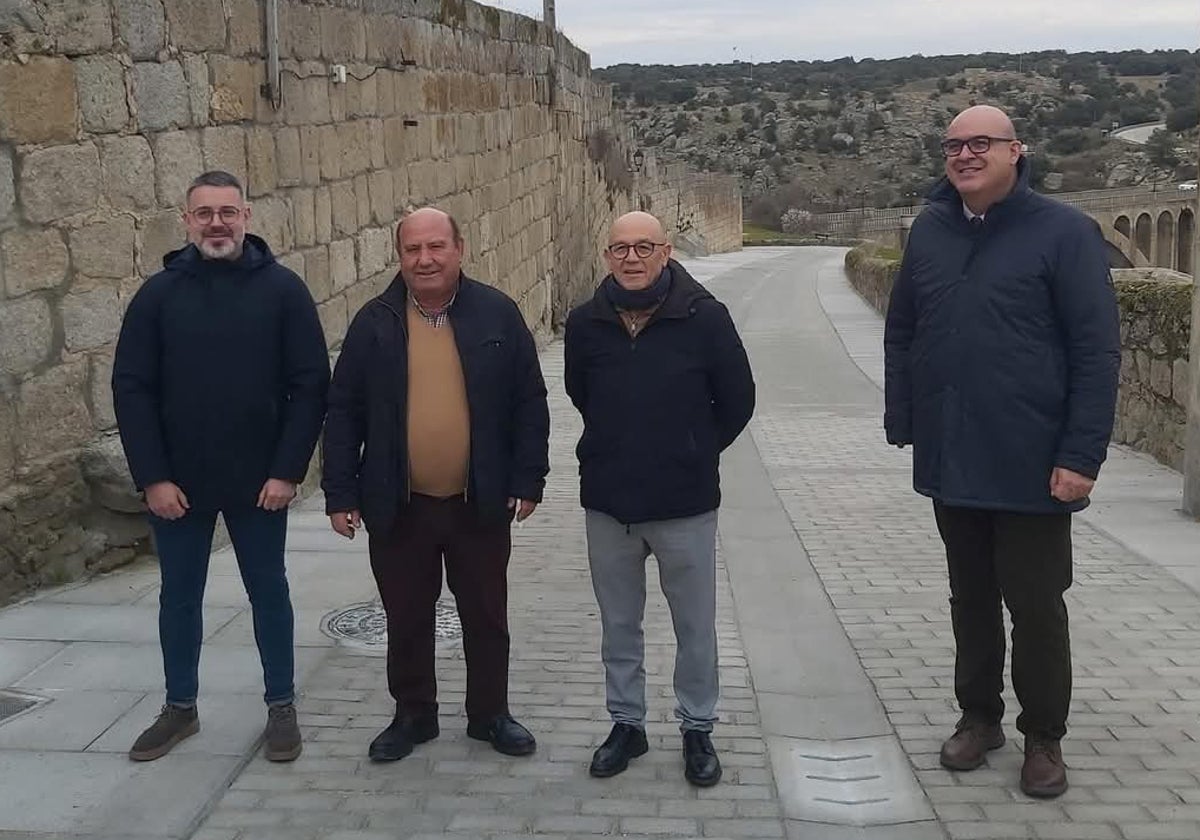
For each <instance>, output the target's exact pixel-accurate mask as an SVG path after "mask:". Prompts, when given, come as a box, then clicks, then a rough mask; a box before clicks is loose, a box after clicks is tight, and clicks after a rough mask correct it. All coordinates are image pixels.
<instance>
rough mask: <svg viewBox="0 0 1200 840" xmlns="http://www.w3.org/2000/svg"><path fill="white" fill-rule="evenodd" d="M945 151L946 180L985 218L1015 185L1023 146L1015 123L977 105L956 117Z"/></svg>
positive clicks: (944, 143)
mask: <svg viewBox="0 0 1200 840" xmlns="http://www.w3.org/2000/svg"><path fill="white" fill-rule="evenodd" d="M942 152H943V153H944V154H945V156H946V178H947V179H949V181H950V183H951V184H953V185H954V188H955V189H956V190H958V194H959V196H960V197H961V198H962V200H963V202H964V203H965V204H966V205H967V208H968V209H969V210H970V211H971V212H972V213H974V214H976V215H986V213H987V211H988V208H990V207H991V206H992V205H993V204H995V203H997V202H999V201H1003V200H1004V199H1005V198H1006V197H1007V196H1008V194H1009V193H1011V192H1012V190H1013V187H1014V186H1016V183H1017V172H1018V170H1017V166H1018V164H1019V163H1020V161H1021V153H1022V148H1021V143H1020V141H1019V140H1017V132H1016V130H1015V129H1014V128H1013V123H1012V120H1010V119H1009V118H1008V114H1006V113H1004V112H1003V111H1001V110H1000V109H999V108H996V107H993V106H991V105H975V106H972V107H970V108H968V109H967V110H965V111H963V112H962V113H961V114H959V115H958V116H957V117H955V118H954V119H953V120H952V121H951V123H950V127H949V128H947V129H946V138H945V140H943V141H942Z"/></svg>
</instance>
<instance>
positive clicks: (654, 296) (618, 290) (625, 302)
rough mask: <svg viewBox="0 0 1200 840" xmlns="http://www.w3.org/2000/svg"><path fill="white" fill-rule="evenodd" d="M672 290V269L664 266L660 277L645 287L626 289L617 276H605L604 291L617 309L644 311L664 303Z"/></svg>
mask: <svg viewBox="0 0 1200 840" xmlns="http://www.w3.org/2000/svg"><path fill="white" fill-rule="evenodd" d="M669 291H671V269H670V268H667V267H664V268H663V270H662V273H661V274H659V275H658V279H657V280H655V281H654V282H653V283H651V284H650V285H649V286H647V287H646V288H644V289H626V288H625V287H624V286H622V285H621V284H620V283H618V282H617V278H616V277H614V276H613V275H611V274H610V275H608V276H607V277H605V278H604V293H605V294H606V295H607V296H608V299H609V301H610V302H611V303H612V305H613V306H615V307H616V308H617V309H622V310H625V311H627V312H644V311H645V310H647V309H653V308H654V307H655V306H658V305H659V304H660V303H662V301H663V299H664V298H665V297H666V296H667V292H669Z"/></svg>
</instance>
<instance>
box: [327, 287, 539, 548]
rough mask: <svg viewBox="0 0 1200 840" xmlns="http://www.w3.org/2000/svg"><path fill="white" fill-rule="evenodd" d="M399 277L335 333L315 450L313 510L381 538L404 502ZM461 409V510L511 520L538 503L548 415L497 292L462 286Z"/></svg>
mask: <svg viewBox="0 0 1200 840" xmlns="http://www.w3.org/2000/svg"><path fill="white" fill-rule="evenodd" d="M410 305H411V304H410V303H409V301H408V290H407V288H406V287H405V285H404V279H403V278H402V277H400V275H396V278H395V279H394V280H393V281H392V284H391V285H390V286H388V288H387V289H386V290H385V291H384V293H383V294H381V295H380V296H379V297H376V298H373V299H372V300H369V301H367V303H366V304H365V305H364V306H363V308H362V309H360V310H359V312H358V314H357V315H355V316H354V320H353V321H352V322H351V324H350V329H349V330H347V331H346V340H345V341H344V342H343V343H342V352H341V354H340V355H339V356H338V361H337V366H336V368H335V370H334V374H333V384H332V386H331V387H330V390H329V419H328V422H327V423H326V424H325V443H324V446H323V447H322V455H323V457H324V472H323V474H322V476H321V488H322V489H323V490H324V491H325V510H326V512H328V513H331V514H332V513H345V512H349V511H352V510H357V511H359V512H360V513H361V514H362V517H363V521H364V522H365V523H366V525H367V528H368V529H369V530H370V531H371V533H376V534H386V533H388V531H389V530H390V528H391V526H392V523H393V522H394V521H395V518H396V516H397V514H399V513H400V512H401V511H402V510H403V509H404V508H405V507H406V506H407V505H408V503H409V501H410V495H411V494H410V487H409V459H408V427H407V425H406V423H407V419H406V418H407V417H408V326H407V321H406V318H405V313H406V312H407V310H408V307H409V306H410ZM449 312H450V324H451V325H452V326H453V328H454V343H455V346H456V347H457V348H458V357H459V359H460V360H461V362H462V369H463V379H464V382H465V384H466V389H467V406H468V408H469V409H470V415H471V418H470V425H471V453H470V463H469V465H468V472H469V475H468V477H467V480H468V487H467V499H468V501H469V502H470V503H471V504H472V505H473V506H474V508H475V510H476V511H477V512H478V514H479V515H480V517H481V518H483V519H485V520H488V521H492V522H500V521H503V520H505V519H506V518H508V517H509V516H511V512H510V511H509V508H508V500H509V499H510V498H517V499H525V500H527V501H531V502H540V501H541V500H542V492H543V490H544V489H545V486H546V474H547V473H548V472H549V471H550V460H549V458H550V455H549V445H550V444H549V441H550V411H549V408H548V407H547V403H546V385H545V382H544V381H543V379H542V369H541V366H540V363H539V361H538V354H537V345H536V344H535V343H534V340H533V335H532V334H531V333H530V332H529V327H528V326H526V325H525V320H524V318H522V316H521V310H520V309H518V308H517V305H516V304H515V303H514V302H513V301H512V299H511V298H509V297H508V296H507V295H505V294H504V292H502V291H500V290H499V289H496V288H493V287H491V286H487V285H484V284H483V283H480V282H477V281H475V280H472V279H471V278H469V277H467V276H466V275H462V277H461V278H460V280H459V284H458V292H457V294H456V295H455V296H454V304H453V306H451V307H450V310H449Z"/></svg>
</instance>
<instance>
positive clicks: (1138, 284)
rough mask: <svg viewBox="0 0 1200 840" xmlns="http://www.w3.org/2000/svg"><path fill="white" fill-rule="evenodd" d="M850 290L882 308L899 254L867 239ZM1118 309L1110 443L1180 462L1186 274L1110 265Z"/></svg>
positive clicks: (850, 257) (851, 269) (1179, 465)
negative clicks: (1116, 378) (1118, 355)
mask: <svg viewBox="0 0 1200 840" xmlns="http://www.w3.org/2000/svg"><path fill="white" fill-rule="evenodd" d="M845 266H846V274H847V276H848V277H849V279H850V284H851V285H852V286H853V287H854V289H855V290H856V291H857V292H858V293H859V295H861V296H862V297H863V299H865V300H866V301H867V302H868V303H869V304H871V306H873V307H874V308H875V309H876V310H877V311H878V312H880V313H884V312H886V311H887V304H888V299H889V298H890V297H891V293H892V283H893V281H894V280H895V277H896V272H897V271H899V269H900V260H899V257H898V255H897V254H895V253H893V252H890V251H889V250H888V249H886V248H880V246H878V245H876V244H874V243H872V244H868V245H863V246H859V247H857V248H853V249H851V250H850V251H848V252H847V253H846V261H845ZM1113 282H1114V284H1115V286H1116V290H1117V301H1118V303H1119V304H1120V309H1121V380H1120V388H1119V391H1118V394H1117V417H1116V423H1115V427H1114V429H1113V441H1114V442H1116V443H1123V444H1126V445H1128V446H1130V447H1132V448H1134V449H1138V450H1140V451H1142V452H1147V453H1149V454H1150V455H1153V456H1154V457H1155V458H1156V459H1157V460H1159V461H1161V462H1162V463H1164V464H1167V465H1168V466H1170V467H1172V468H1173V469H1176V470H1182V469H1183V465H1184V453H1185V439H1186V435H1187V400H1188V395H1189V394H1190V393H1191V391H1190V390H1189V389H1190V387H1191V385H1190V379H1189V349H1188V344H1189V341H1190V340H1191V323H1192V317H1191V311H1192V291H1193V287H1192V280H1191V278H1190V277H1188V276H1187V275H1185V274H1180V273H1178V272H1175V271H1170V270H1167V269H1161V268H1154V269H1143V268H1134V269H1115V270H1113Z"/></svg>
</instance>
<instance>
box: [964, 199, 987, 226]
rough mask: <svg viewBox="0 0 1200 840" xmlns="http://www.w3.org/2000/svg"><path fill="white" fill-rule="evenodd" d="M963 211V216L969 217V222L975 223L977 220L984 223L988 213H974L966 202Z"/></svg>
mask: <svg viewBox="0 0 1200 840" xmlns="http://www.w3.org/2000/svg"><path fill="white" fill-rule="evenodd" d="M962 209H963V215H964V216H966V217H967V221H968V222H970V221H973V220H975V219H979V220H980V221H983V217H984V216H986V215H987V213H972V212H971V208H970V207H968V206H967V202H965V201H964V202H963V203H962Z"/></svg>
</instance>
